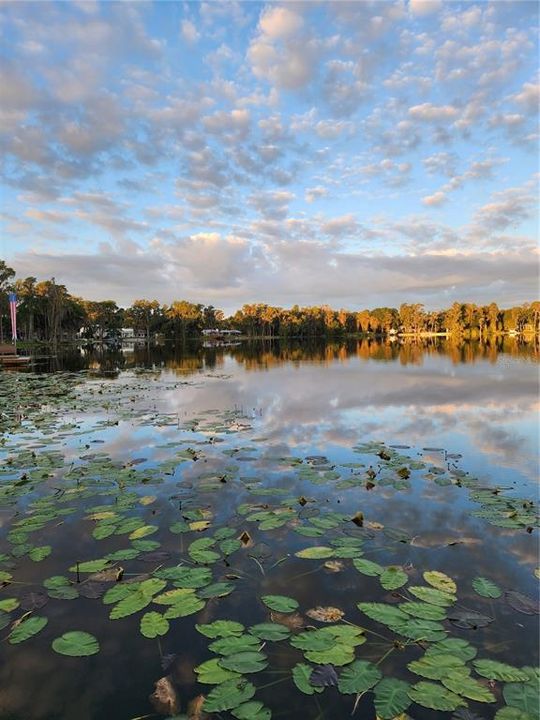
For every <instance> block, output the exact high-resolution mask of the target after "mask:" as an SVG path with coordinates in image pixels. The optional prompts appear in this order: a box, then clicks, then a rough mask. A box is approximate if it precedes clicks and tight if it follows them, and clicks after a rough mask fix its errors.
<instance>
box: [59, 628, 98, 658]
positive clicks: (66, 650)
mask: <svg viewBox="0 0 540 720" xmlns="http://www.w3.org/2000/svg"><path fill="white" fill-rule="evenodd" d="M52 649H53V650H54V651H55V652H57V653H58V654H59V655H69V656H70V657H86V656H87V655H95V654H96V653H98V652H99V643H98V641H97V640H96V638H95V637H94V636H93V635H90V633H87V632H83V631H82V630H71V631H69V632H65V633H64V634H63V635H61V636H60V637H58V638H56V639H55V640H53V642H52Z"/></svg>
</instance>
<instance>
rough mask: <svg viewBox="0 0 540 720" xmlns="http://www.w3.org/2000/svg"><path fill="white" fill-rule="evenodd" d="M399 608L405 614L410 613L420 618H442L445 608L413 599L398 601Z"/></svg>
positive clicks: (443, 617)
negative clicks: (403, 601) (404, 601)
mask: <svg viewBox="0 0 540 720" xmlns="http://www.w3.org/2000/svg"><path fill="white" fill-rule="evenodd" d="M399 609H400V610H403V612H405V613H407V615H412V616H413V617H417V618H421V619H422V620H444V619H445V618H446V610H444V609H443V608H442V607H440V606H438V605H430V604H429V603H422V602H413V601H411V602H406V603H400V605H399Z"/></svg>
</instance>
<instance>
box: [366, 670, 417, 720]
mask: <svg viewBox="0 0 540 720" xmlns="http://www.w3.org/2000/svg"><path fill="white" fill-rule="evenodd" d="M410 687H411V686H410V685H409V683H407V682H404V681H403V680H397V679H396V678H383V679H382V680H380V681H379V682H378V683H377V685H375V688H374V689H373V693H374V695H375V710H376V713H377V717H379V718H382V720H393V718H397V717H398V715H401V713H403V712H405V710H407V708H408V707H409V705H410V704H411V699H410V698H409V695H408V693H409V689H410Z"/></svg>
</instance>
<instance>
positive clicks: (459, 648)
mask: <svg viewBox="0 0 540 720" xmlns="http://www.w3.org/2000/svg"><path fill="white" fill-rule="evenodd" d="M476 652H477V651H476V648H475V647H473V646H472V645H470V644H469V643H468V642H467V641H466V640H462V639H461V638H446V640H441V642H438V643H435V644H434V645H431V646H430V647H429V648H428V649H427V650H426V655H448V654H450V655H456V656H457V657H459V658H461V659H462V660H463V661H464V662H467V660H472V659H473V658H474V657H476Z"/></svg>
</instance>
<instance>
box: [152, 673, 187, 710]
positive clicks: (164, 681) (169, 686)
mask: <svg viewBox="0 0 540 720" xmlns="http://www.w3.org/2000/svg"><path fill="white" fill-rule="evenodd" d="M149 700H150V702H151V703H152V705H153V706H154V709H155V711H156V712H158V713H161V714H162V715H173V716H174V715H178V713H179V712H180V698H179V697H178V694H177V692H176V689H175V687H174V685H173V683H172V681H171V679H170V677H169V676H168V675H167V676H166V677H162V678H159V680H158V681H157V682H156V685H155V688H154V692H153V693H152V694H151V695H150V697H149Z"/></svg>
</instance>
